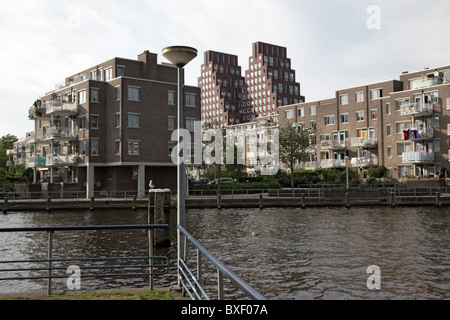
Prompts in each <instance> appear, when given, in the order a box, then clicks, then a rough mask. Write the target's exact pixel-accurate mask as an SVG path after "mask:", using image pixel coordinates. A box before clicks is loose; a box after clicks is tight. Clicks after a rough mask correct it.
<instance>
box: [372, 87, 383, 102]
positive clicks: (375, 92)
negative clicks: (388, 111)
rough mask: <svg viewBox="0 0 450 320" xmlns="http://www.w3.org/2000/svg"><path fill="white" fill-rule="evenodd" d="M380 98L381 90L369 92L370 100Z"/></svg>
mask: <svg viewBox="0 0 450 320" xmlns="http://www.w3.org/2000/svg"><path fill="white" fill-rule="evenodd" d="M381 97H382V90H381V89H375V90H370V99H371V100H376V99H380V98H381Z"/></svg>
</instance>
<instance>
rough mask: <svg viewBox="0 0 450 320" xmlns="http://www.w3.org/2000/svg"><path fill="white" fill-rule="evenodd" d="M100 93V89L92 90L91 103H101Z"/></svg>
mask: <svg viewBox="0 0 450 320" xmlns="http://www.w3.org/2000/svg"><path fill="white" fill-rule="evenodd" d="M98 92H99V89H96V88H93V89H91V102H99V98H98Z"/></svg>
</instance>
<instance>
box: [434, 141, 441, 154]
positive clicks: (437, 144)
mask: <svg viewBox="0 0 450 320" xmlns="http://www.w3.org/2000/svg"><path fill="white" fill-rule="evenodd" d="M432 152H441V139H434V140H433V150H432Z"/></svg>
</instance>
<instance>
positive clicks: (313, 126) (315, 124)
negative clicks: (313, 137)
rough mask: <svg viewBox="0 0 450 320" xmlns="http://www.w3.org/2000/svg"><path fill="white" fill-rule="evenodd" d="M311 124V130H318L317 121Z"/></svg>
mask: <svg viewBox="0 0 450 320" xmlns="http://www.w3.org/2000/svg"><path fill="white" fill-rule="evenodd" d="M309 124H310V127H311V129H316V128H317V122H316V121H311V122H310V123H309Z"/></svg>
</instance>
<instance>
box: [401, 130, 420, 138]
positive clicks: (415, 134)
mask: <svg viewBox="0 0 450 320" xmlns="http://www.w3.org/2000/svg"><path fill="white" fill-rule="evenodd" d="M403 138H404V140H418V139H421V136H420V133H419V130H418V129H417V128H411V129H408V130H406V129H405V130H403Z"/></svg>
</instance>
